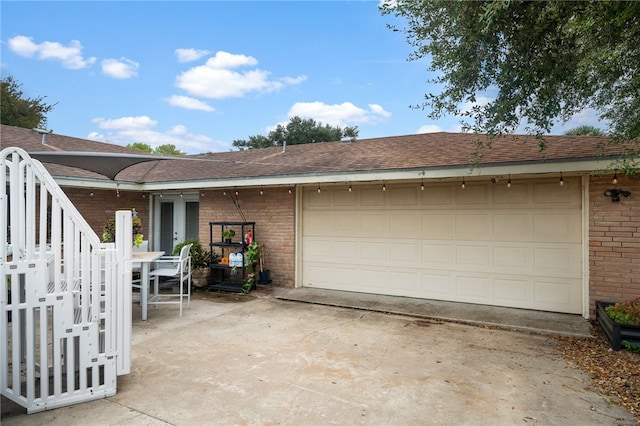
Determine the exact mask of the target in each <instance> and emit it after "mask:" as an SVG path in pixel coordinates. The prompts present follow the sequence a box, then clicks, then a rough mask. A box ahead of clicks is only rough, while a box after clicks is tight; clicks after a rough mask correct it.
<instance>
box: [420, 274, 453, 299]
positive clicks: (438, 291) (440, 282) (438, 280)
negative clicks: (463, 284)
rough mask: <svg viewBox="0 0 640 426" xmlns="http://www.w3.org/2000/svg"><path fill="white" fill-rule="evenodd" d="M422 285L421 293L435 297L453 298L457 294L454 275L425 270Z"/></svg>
mask: <svg viewBox="0 0 640 426" xmlns="http://www.w3.org/2000/svg"><path fill="white" fill-rule="evenodd" d="M420 287H421V294H423V295H428V296H427V297H429V298H433V299H441V298H443V297H445V296H446V297H449V298H451V297H453V296H455V295H456V282H455V277H454V276H452V275H445V274H437V273H426V272H423V273H422V275H421V285H420ZM422 297H425V296H422Z"/></svg>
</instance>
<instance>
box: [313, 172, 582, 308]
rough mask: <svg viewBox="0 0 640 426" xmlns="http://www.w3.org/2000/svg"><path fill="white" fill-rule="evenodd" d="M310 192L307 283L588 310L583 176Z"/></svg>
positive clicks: (344, 288)
mask: <svg viewBox="0 0 640 426" xmlns="http://www.w3.org/2000/svg"><path fill="white" fill-rule="evenodd" d="M565 182H566V183H565V185H564V186H560V185H559V184H558V180H557V179H543V180H523V181H514V183H513V185H512V186H511V188H507V186H506V185H505V184H504V182H502V181H501V182H500V183H497V184H492V183H490V182H487V183H484V182H482V183H467V185H466V188H465V189H462V188H461V187H460V185H459V184H451V183H446V184H445V183H440V184H432V185H426V184H425V189H424V191H421V190H420V187H419V185H415V184H402V185H399V184H395V185H394V184H387V190H386V191H382V189H381V186H380V185H376V186H366V187H360V188H358V189H356V187H354V189H353V191H352V192H349V191H348V190H347V188H346V186H345V187H342V186H336V187H334V188H325V189H323V190H322V192H320V193H318V192H317V190H316V189H315V188H309V189H308V190H305V191H304V193H303V213H302V280H303V283H302V285H303V286H305V287H317V288H325V289H336V290H347V291H357V292H365V293H377V294H386V295H397V296H408V297H418V298H427V299H437V300H449V301H458V302H467V303H479V304H487V305H497V306H508V307H517V308H527V309H537V310H545V311H555V312H566V313H576V314H579V313H581V312H582V291H581V286H582V213H581V210H582V206H581V203H582V202H581V200H582V197H581V185H580V179H579V178H571V179H568V178H567V179H565Z"/></svg>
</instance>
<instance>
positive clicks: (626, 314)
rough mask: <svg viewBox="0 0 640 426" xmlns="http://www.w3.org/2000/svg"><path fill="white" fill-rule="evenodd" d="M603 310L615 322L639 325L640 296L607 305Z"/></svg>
mask: <svg viewBox="0 0 640 426" xmlns="http://www.w3.org/2000/svg"><path fill="white" fill-rule="evenodd" d="M605 311H606V312H607V315H608V316H609V318H611V319H612V320H613V321H615V322H617V323H620V324H630V325H640V297H636V298H635V299H632V300H628V301H624V302H618V303H616V304H613V305H609V306H607V307H606V308H605Z"/></svg>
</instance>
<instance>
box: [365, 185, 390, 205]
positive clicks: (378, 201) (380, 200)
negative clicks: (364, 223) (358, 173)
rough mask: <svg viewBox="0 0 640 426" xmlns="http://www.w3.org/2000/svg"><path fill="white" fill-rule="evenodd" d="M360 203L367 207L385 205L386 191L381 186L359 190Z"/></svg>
mask: <svg viewBox="0 0 640 426" xmlns="http://www.w3.org/2000/svg"><path fill="white" fill-rule="evenodd" d="M359 193H360V205H361V206H365V207H379V208H381V207H385V206H386V202H385V196H384V195H385V193H384V192H383V191H381V190H380V188H364V189H361V190H359Z"/></svg>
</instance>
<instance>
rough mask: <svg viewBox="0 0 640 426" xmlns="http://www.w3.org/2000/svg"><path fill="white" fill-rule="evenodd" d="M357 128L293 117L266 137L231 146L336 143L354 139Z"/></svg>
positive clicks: (235, 141) (241, 148)
mask: <svg viewBox="0 0 640 426" xmlns="http://www.w3.org/2000/svg"><path fill="white" fill-rule="evenodd" d="M357 136H358V128H357V126H356V127H345V128H344V129H343V128H341V127H339V126H335V127H333V126H329V125H328V124H326V125H323V124H322V123H317V122H316V121H315V120H313V119H311V118H307V119H302V118H300V117H297V116H296V117H293V118H291V120H290V121H289V123H287V125H286V126H283V125H282V124H278V125H277V126H276V128H275V129H273V130H272V131H270V132H269V135H268V136H263V135H255V136H250V137H249V139H247V140H241V139H238V140H234V141H233V146H234V147H236V148H238V149H240V150H245V149H255V148H269V147H273V146H282V145H283V144H285V143H286V144H287V145H298V144H305V143H316V142H331V141H338V140H340V139H342V138H343V137H351V138H356V137H357Z"/></svg>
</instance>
